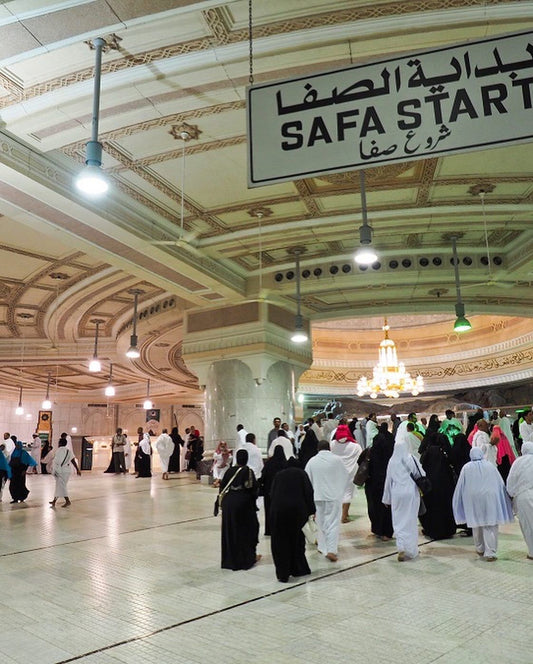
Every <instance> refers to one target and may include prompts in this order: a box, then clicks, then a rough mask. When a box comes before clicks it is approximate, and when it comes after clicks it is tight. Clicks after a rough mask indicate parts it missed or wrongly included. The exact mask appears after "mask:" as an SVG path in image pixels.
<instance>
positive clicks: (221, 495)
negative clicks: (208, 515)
mask: <svg viewBox="0 0 533 664" xmlns="http://www.w3.org/2000/svg"><path fill="white" fill-rule="evenodd" d="M240 472H241V469H240V468H239V470H238V471H237V472H236V473H235V475H234V476H233V477H232V478H231V479H230V481H229V482H228V483H227V484H226V486H225V487H224V488H223V489H222V491H221V492H220V493H219V494H218V496H217V497H216V500H215V505H214V507H213V516H218V513H219V511H220V510H221V509H222V501H223V500H224V496H225V495H226V494H227V493H228V491H229V488H230V486H231V483H232V482H233V480H234V479H235V478H236V477H237V475H238V474H239V473H240Z"/></svg>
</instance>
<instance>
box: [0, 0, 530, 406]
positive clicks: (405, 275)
mask: <svg viewBox="0 0 533 664" xmlns="http://www.w3.org/2000/svg"><path fill="white" fill-rule="evenodd" d="M253 11H254V18H253V36H254V38H253V53H254V56H253V75H254V80H255V82H256V83H258V82H263V81H269V80H275V79H283V78H290V77H294V76H296V75H302V74H303V75H305V74H309V73H312V72H318V71H321V70H327V69H335V68H340V67H343V66H347V65H349V64H351V63H359V62H365V61H367V60H372V59H377V58H381V57H383V56H384V55H397V54H401V53H405V52H410V51H416V50H421V49H426V48H431V47H435V46H439V45H446V44H454V43H459V42H465V41H468V40H472V39H480V38H483V37H487V36H491V35H498V34H503V33H509V32H516V31H521V30H525V29H528V28H531V27H533V2H529V1H521V2H506V1H504V0H484V1H483V2H480V1H479V0H470V1H460V0H420V1H418V0H417V1H414V0H413V1H412V2H388V1H386V0H373V1H372V2H369V1H367V0H337V1H336V0H253ZM99 36H103V37H104V38H106V41H107V43H108V44H109V46H110V48H109V49H108V50H107V52H105V53H104V55H103V65H102V94H101V115H100V127H99V140H100V141H101V142H102V144H103V167H104V170H105V171H106V173H107V174H108V176H109V178H110V181H111V191H110V193H109V194H108V195H107V197H106V198H105V200H101V201H86V200H82V199H81V198H80V196H79V195H78V194H77V193H76V192H75V191H74V189H73V187H72V178H73V176H74V175H75V173H76V172H77V171H79V169H80V167H81V165H82V163H83V161H84V159H85V143H86V142H87V140H88V139H89V137H90V129H91V107H92V97H93V72H94V69H93V68H94V51H93V50H91V49H90V48H89V46H88V44H87V41H90V40H91V39H94V38H96V37H99ZM248 82H249V43H248V2H247V1H246V2H245V1H241V0H239V1H231V0H230V1H228V2H220V1H219V0H218V1H217V0H205V1H203V2H198V1H193V0H146V1H142V0H127V1H126V0H64V1H62V0H53V1H52V0H50V1H48V2H47V1H44V0H32V1H31V2H29V1H28V0H13V1H11V2H4V3H2V5H1V7H0V117H1V121H2V130H1V135H0V214H1V215H2V219H1V223H2V228H3V231H4V232H3V235H2V243H1V247H0V362H1V366H2V371H1V372H0V389H1V390H2V392H3V393H4V394H10V395H12V396H13V395H15V394H16V391H17V389H18V386H19V385H22V386H23V387H24V388H25V389H27V390H29V391H30V392H31V391H32V390H35V394H37V391H39V394H40V393H41V392H42V384H43V381H46V377H47V374H48V372H51V374H52V379H53V381H54V382H57V387H58V389H60V390H61V391H62V393H63V394H64V395H65V398H69V399H79V400H87V399H90V400H94V399H95V398H97V396H98V395H101V394H102V388H103V386H104V385H105V383H106V381H107V376H108V372H109V369H108V367H109V363H110V362H113V363H114V366H113V376H114V379H115V382H116V384H117V387H118V396H117V398H118V399H120V400H122V401H131V402H134V401H138V400H139V399H140V398H142V396H143V395H144V393H145V390H146V379H147V378H151V380H152V394H153V396H155V398H156V399H158V400H160V401H166V402H172V401H176V400H177V401H187V402H190V403H199V402H201V401H202V394H201V393H200V391H199V390H198V389H197V381H196V379H195V376H194V375H193V374H192V373H191V372H190V371H189V370H188V369H187V367H186V366H185V364H184V363H183V361H182V359H181V344H182V340H183V318H184V315H185V313H186V312H187V311H188V310H191V309H198V308H200V309H203V308H209V307H213V306H221V305H224V304H228V303H236V302H240V301H243V300H245V299H266V300H267V301H270V302H273V303H276V304H279V305H282V306H285V307H286V308H289V309H290V310H291V311H292V310H294V308H295V283H294V278H290V274H289V273H290V272H291V271H293V270H294V256H293V254H292V253H291V249H292V248H294V247H295V246H300V247H304V248H305V253H304V254H303V256H302V259H301V269H302V271H303V270H308V271H309V273H310V274H309V276H308V277H307V278H305V276H304V278H303V279H302V297H303V313H304V315H305V316H307V317H309V318H310V319H311V321H314V322H316V323H317V324H318V323H320V322H322V321H342V320H344V319H348V318H350V319H351V322H350V323H349V324H346V323H343V325H345V326H346V325H349V326H350V329H351V330H355V332H354V334H355V333H357V334H359V337H361V335H365V334H366V332H365V327H368V325H367V324H366V323H365V320H366V319H368V317H381V316H382V315H383V314H384V313H387V314H401V315H402V317H404V318H405V317H406V316H408V317H409V321H411V322H410V327H411V332H410V333H409V334H410V337H411V338H412V339H415V338H417V337H418V336H424V335H419V333H418V332H417V331H416V330H418V329H419V325H423V326H426V325H429V324H430V325H433V324H434V325H436V326H437V328H438V329H437V328H436V329H437V332H438V334H439V335H440V334H441V333H442V329H441V326H442V325H443V322H442V321H445V322H446V325H448V323H449V325H450V327H451V325H452V324H453V311H454V303H455V286H454V273H453V266H452V265H451V263H450V259H451V251H452V250H451V239H450V236H451V234H455V235H457V236H458V241H457V243H458V253H459V257H460V261H461V264H460V274H461V282H462V284H463V299H464V302H465V306H466V312H467V316H469V317H471V316H472V317H473V318H472V321H473V322H474V320H475V319H476V317H477V316H480V317H481V318H480V326H481V328H483V329H485V325H484V324H483V317H484V316H488V317H490V321H491V323H490V324H489V327H490V325H495V326H496V327H498V321H503V322H502V325H501V326H500V328H499V329H500V330H505V329H509V328H508V325H507V323H506V322H505V321H510V320H512V321H515V322H516V321H518V322H516V323H515V322H513V325H515V324H516V325H517V326H518V327H517V328H516V329H518V328H520V330H521V331H520V334H518V332H517V334H514V332H513V333H511V332H509V335H510V336H509V337H506V333H505V332H502V338H501V339H499V342H501V343H505V339H506V338H508V339H511V338H512V339H515V340H516V343H517V344H518V346H519V347H520V349H521V352H522V351H524V352H525V351H526V350H527V351H528V352H529V350H531V348H533V345H532V344H531V342H530V341H529V338H528V339H527V340H525V338H524V333H523V332H524V330H525V329H526V328H527V325H528V322H527V321H526V322H524V321H523V319H522V322H520V319H521V318H522V317H528V316H529V315H530V311H531V305H532V304H533V295H532V289H531V283H532V282H533V263H532V256H533V230H532V224H531V217H532V213H533V177H532V176H533V159H532V157H533V153H532V147H531V144H522V145H518V146H513V147H504V148H496V149H490V150H484V151H479V152H469V153H465V154H461V155H453V156H443V157H435V158H431V159H423V160H419V161H414V162H408V163H399V164H393V165H383V166H377V167H375V168H372V169H368V170H367V172H366V182H367V201H368V217H369V221H370V223H371V225H372V227H373V231H374V236H373V241H374V245H375V247H376V248H377V249H378V251H379V256H380V258H379V267H378V265H375V266H373V267H371V268H368V269H367V270H365V271H362V270H360V269H359V268H358V267H356V266H355V264H354V263H353V260H352V257H353V253H354V249H355V248H356V246H357V244H358V233H357V228H358V227H359V226H360V224H361V210H360V205H361V198H360V190H359V174H358V173H357V172H347V173H339V174H333V175H326V176H323V177H310V178H306V179H302V180H297V181H293V182H284V183H281V184H275V185H270V186H265V187H259V188H255V189H248V188H247V165H246V113H245V90H246V86H247V85H248ZM183 131H187V132H188V134H189V135H188V137H187V140H183V138H182V132H183ZM480 191H481V192H484V195H483V201H482V197H481V196H480ZM182 193H183V217H182V215H181V201H182ZM160 241H162V242H167V244H156V243H157V242H160ZM487 257H488V259H487ZM395 265H396V267H395ZM344 266H346V267H344ZM318 270H320V273H318V272H317V274H318V276H315V271H318ZM302 274H303V272H302ZM134 288H138V289H141V290H142V291H143V293H142V294H141V296H140V299H139V311H140V312H141V314H142V315H141V317H140V320H139V328H138V333H139V339H140V346H141V357H140V358H139V360H135V361H130V360H127V359H126V358H125V357H124V351H125V350H126V348H127V346H128V345H129V334H130V332H131V329H130V327H129V326H130V324H131V318H132V306H133V305H132V302H133V296H132V294H131V290H132V289H134ZM418 315H424V316H428V315H429V316H436V318H435V319H431V321H429V322H428V321H427V320H425V319H419V318H417V316H418ZM354 319H355V320H354ZM94 320H101V321H103V322H102V324H101V326H100V335H99V345H98V354H99V356H100V358H101V359H102V360H103V361H104V370H103V372H102V373H101V374H98V375H94V374H90V373H89V372H88V370H87V360H88V358H89V357H90V356H91V355H92V351H93V345H94V334H95V323H94ZM376 320H379V319H376ZM487 320H488V319H487ZM361 322H362V325H360V323H361ZM328 325H329V326H330V327H329V328H324V327H317V328H316V329H317V330H320V332H315V337H316V343H314V352H315V357H316V358H318V359H319V360H320V362H326V360H325V359H324V358H325V357H326V356H327V348H326V347H327V335H326V337H324V329H329V330H330V331H331V330H341V334H342V329H343V328H342V325H339V324H337V323H335V324H333V323H331V322H330V323H328ZM439 326H440V327H439ZM373 327H374V329H375V330H376V334H377V335H379V333H380V330H379V328H380V325H378V324H375V325H373ZM424 329H426V328H424ZM479 329H480V328H479V327H478V330H479ZM513 329H514V328H513ZM437 332H436V333H437ZM469 334H470V335H471V336H470V337H469V339H470V340H469V341H466V342H463V341H457V339H455V337H454V338H453V339H452V341H453V343H454V344H455V346H454V347H453V348H450V347H449V346H450V343H452V341H450V337H446V335H444V336H443V337H442V339H443V341H442V344H441V345H439V347H438V348H433V349H432V350H431V351H428V350H427V349H426V350H423V349H419V350H418V351H416V352H415V353H414V355H413V357H414V358H415V359H416V358H418V359H419V360H420V363H419V364H422V363H423V362H422V359H421V358H423V357H426V355H425V354H426V352H427V353H430V352H431V353H432V354H434V355H435V356H438V357H443V356H446V355H447V354H451V355H450V357H451V356H452V355H453V356H454V357H455V356H456V352H457V344H462V343H465V344H466V346H465V348H464V349H463V350H464V352H467V351H468V352H470V353H473V354H474V355H477V356H480V355H482V354H483V353H484V352H485V351H484V350H483V349H487V350H486V353H485V354H486V355H489V354H490V352H491V338H490V334H489V335H488V336H487V334H485V333H483V334H476V326H475V325H474V330H473V331H472V332H470V333H469ZM316 335H318V336H316ZM526 336H527V335H526ZM319 338H320V339H323V343H324V344H325V346H324V348H323V352H322V350H321V347H319ZM439 338H441V337H439ZM509 343H510V342H509ZM463 350H462V351H461V352H463ZM365 352H366V351H365ZM376 354H377V349H376V351H375V352H370V350H368V357H366V358H365V357H363V356H361V357H360V358H359V359H358V360H357V361H358V362H359V363H360V364H361V365H363V364H364V363H365V362H366V363H367V365H371V364H372V363H373V362H374V361H375V356H376ZM526 354H527V353H526ZM524 357H525V356H524ZM448 359H449V358H448ZM335 361H337V362H338V361H340V360H339V358H338V357H337V358H336V360H335ZM417 361H418V360H417ZM320 362H319V364H320ZM523 362H524V364H523V365H522V366H521V367H520V369H521V370H523V371H526V373H522V374H520V376H521V378H522V379H524V378H525V376H526V375H530V374H527V371H529V372H530V373H531V372H532V371H533V360H531V359H529V355H528V356H527V357H525V359H524V360H523ZM321 366H325V365H324V364H322V365H321ZM314 368H316V367H314ZM515 370H516V367H514V368H513V369H512V371H509V372H507V369H506V368H501V376H502V379H506V376H505V374H506V372H507V373H508V376H507V379H509V380H510V379H511V378H512V379H513V380H514V379H516V378H517V374H516V371H515ZM454 380H455V379H454ZM303 382H304V383H305V377H304V381H303ZM307 384H308V385H309V388H310V389H313V385H314V386H315V388H316V386H317V385H318V384H319V383H316V381H315V383H313V379H312V377H311V378H310V377H308V378H307ZM441 387H446V385H445V383H443V384H442V385H441ZM317 389H318V388H317ZM434 389H437V381H435V386H434ZM98 398H99V399H100V400H101V399H102V397H101V396H99V397H98Z"/></svg>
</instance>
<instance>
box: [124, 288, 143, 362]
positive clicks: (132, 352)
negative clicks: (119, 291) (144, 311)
mask: <svg viewBox="0 0 533 664" xmlns="http://www.w3.org/2000/svg"><path fill="white" fill-rule="evenodd" d="M128 293H130V294H131V295H133V296H134V297H133V326H132V334H131V336H130V347H129V348H128V350H127V351H126V357H129V358H131V359H135V358H137V357H141V354H140V352H139V349H138V348H137V303H138V301H139V295H140V294H141V293H144V291H142V290H139V289H138V288H132V289H131V290H129V291H128Z"/></svg>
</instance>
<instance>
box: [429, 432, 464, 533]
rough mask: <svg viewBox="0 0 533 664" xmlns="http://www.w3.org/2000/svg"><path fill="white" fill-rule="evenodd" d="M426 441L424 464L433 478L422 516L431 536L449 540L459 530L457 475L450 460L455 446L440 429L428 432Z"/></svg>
mask: <svg viewBox="0 0 533 664" xmlns="http://www.w3.org/2000/svg"><path fill="white" fill-rule="evenodd" d="M424 441H426V442H427V446H426V449H425V451H424V452H423V453H422V455H421V456H420V463H421V464H422V467H423V468H424V470H425V471H426V476H427V477H428V478H429V479H430V480H431V491H429V492H428V493H427V494H425V495H424V503H425V505H426V513H425V514H424V515H422V516H421V517H420V523H421V524H422V528H423V531H422V532H423V533H424V535H426V536H427V537H431V539H447V538H449V537H453V536H454V535H455V531H456V530H457V526H456V524H455V519H454V518H453V511H452V497H453V492H454V489H455V483H456V478H455V472H454V470H453V468H452V465H451V459H450V454H451V446H450V443H449V441H448V439H447V437H446V436H445V435H444V434H442V433H437V432H435V433H433V434H432V435H430V436H428V435H426V437H425V438H424Z"/></svg>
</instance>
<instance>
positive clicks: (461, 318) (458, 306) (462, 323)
mask: <svg viewBox="0 0 533 664" xmlns="http://www.w3.org/2000/svg"><path fill="white" fill-rule="evenodd" d="M451 239H452V251H453V269H454V273H455V291H456V295H457V301H456V303H455V315H456V316H457V318H456V320H455V323H454V325H453V329H454V332H468V330H470V329H472V325H471V323H470V321H468V320H467V318H466V317H465V305H464V303H463V300H462V298H461V283H460V281H459V259H458V258H457V235H452V238H451Z"/></svg>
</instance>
